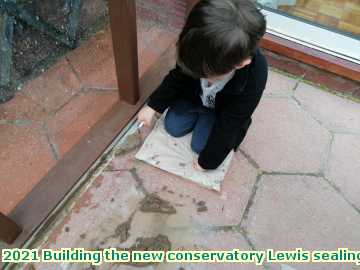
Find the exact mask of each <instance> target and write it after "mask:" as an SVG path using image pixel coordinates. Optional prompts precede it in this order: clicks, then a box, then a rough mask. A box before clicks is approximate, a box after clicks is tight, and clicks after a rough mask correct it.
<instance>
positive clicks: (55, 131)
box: [0, 0, 185, 214]
mask: <svg viewBox="0 0 360 270" xmlns="http://www.w3.org/2000/svg"><path fill="white" fill-rule="evenodd" d="M164 7H165V8H166V9H167V10H168V12H167V13H166V14H162V13H161V12H160V10H161V9H162V8H164ZM137 9H138V10H137V12H138V41H139V46H138V47H139V48H138V49H139V59H140V61H139V69H140V76H141V75H142V74H143V73H144V71H146V70H147V69H148V68H149V67H150V66H151V65H152V64H153V63H154V62H155V61H156V59H157V58H158V57H159V56H160V54H161V53H162V52H163V51H164V50H165V49H166V48H168V47H169V45H170V44H171V43H172V42H173V41H174V40H175V38H176V36H177V33H178V32H179V29H180V26H181V24H182V20H183V18H184V14H185V5H184V2H183V1H182V0H179V1H165V0H139V1H137ZM117 100H118V92H117V86H116V76H115V66H114V59H113V51H112V43H111V34H110V30H109V28H108V27H107V28H106V29H104V30H103V31H100V32H98V33H97V34H95V35H94V36H93V37H91V38H90V40H88V41H86V42H84V44H82V45H81V46H80V47H79V48H77V49H76V50H74V51H71V52H70V53H68V54H67V55H66V56H65V57H64V58H62V59H60V60H59V61H58V62H57V63H56V64H55V65H54V66H52V67H51V68H50V69H49V70H47V71H46V72H45V73H43V74H42V75H40V76H39V77H37V78H35V79H34V80H32V81H29V82H27V83H26V84H25V86H24V87H23V88H22V89H21V91H19V92H18V93H17V95H16V97H15V98H14V99H12V100H11V101H10V102H8V103H6V104H2V105H0V149H1V152H0V160H1V162H0V171H1V176H0V212H2V213H4V214H8V213H9V212H10V211H11V209H13V208H14V207H15V206H16V204H17V203H19V202H20V201H21V200H22V199H23V198H24V196H26V194H27V193H28V192H29V191H31V189H32V188H33V187H34V186H35V185H36V184H37V183H38V182H39V181H40V180H41V178H42V177H43V176H44V175H45V174H46V173H47V172H48V171H49V170H50V169H51V168H52V167H53V166H54V165H55V164H56V162H57V161H58V160H60V159H61V158H62V157H63V156H64V154H65V153H66V152H67V151H68V150H69V149H71V148H72V147H73V146H74V145H75V144H76V143H77V142H78V141H79V140H80V139H81V138H82V136H83V135H84V134H85V133H86V132H88V130H89V129H90V128H91V127H92V126H93V125H94V124H95V123H96V122H97V121H98V120H99V119H101V117H102V116H103V115H104V114H105V113H106V112H107V111H108V110H109V109H110V108H111V107H112V105H113V104H114V103H115V102H116V101H117Z"/></svg>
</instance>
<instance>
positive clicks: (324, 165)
mask: <svg viewBox="0 0 360 270" xmlns="http://www.w3.org/2000/svg"><path fill="white" fill-rule="evenodd" d="M330 136H331V138H330V141H329V143H328V145H327V146H326V149H325V153H324V155H325V156H324V157H323V158H322V163H321V171H322V173H323V175H325V173H326V172H327V170H328V168H329V162H330V156H331V150H332V147H333V145H334V141H335V134H334V133H333V132H332V131H330Z"/></svg>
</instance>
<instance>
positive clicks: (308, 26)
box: [257, 0, 360, 64]
mask: <svg viewBox="0 0 360 270" xmlns="http://www.w3.org/2000/svg"><path fill="white" fill-rule="evenodd" d="M257 2H258V3H259V4H260V5H262V7H263V13H264V14H265V15H266V17H267V21H268V32H269V33H271V34H274V35H276V36H279V37H283V38H286V39H288V40H292V41H295V42H297V43H300V44H303V45H305V46H308V47H311V48H314V49H317V50H320V51H323V52H326V53H328V54H331V55H335V56H338V57H340V58H343V59H346V60H349V61H352V62H355V63H357V64H360V0H257Z"/></svg>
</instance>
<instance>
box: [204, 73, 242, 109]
mask: <svg viewBox="0 0 360 270" xmlns="http://www.w3.org/2000/svg"><path fill="white" fill-rule="evenodd" d="M234 75H235V71H232V72H231V73H229V74H228V75H227V76H226V77H225V78H224V79H222V80H219V81H216V82H214V83H213V84H212V85H210V86H209V81H208V80H207V79H204V78H201V79H200V84H201V88H202V92H201V94H200V97H201V100H202V103H203V105H204V106H205V107H208V108H210V109H214V108H215V97H216V94H217V93H218V92H220V91H221V90H223V89H224V87H225V85H226V84H227V83H228V82H229V81H230V80H231V79H232V78H233V77H234Z"/></svg>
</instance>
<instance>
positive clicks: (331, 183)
mask: <svg viewBox="0 0 360 270" xmlns="http://www.w3.org/2000/svg"><path fill="white" fill-rule="evenodd" d="M323 179H324V180H325V181H326V182H327V183H328V184H329V185H330V186H331V187H332V188H333V189H334V190H335V192H336V193H338V194H339V195H340V196H341V197H342V198H343V199H344V200H345V201H346V202H347V203H348V204H349V205H350V206H351V207H352V208H353V209H354V210H355V211H356V212H357V213H358V214H359V215H360V208H358V207H357V206H356V205H355V204H354V203H353V202H351V201H350V200H349V199H348V198H347V197H346V196H345V195H344V194H343V193H342V191H341V189H340V188H339V187H338V186H336V184H335V183H333V182H332V181H330V180H329V179H328V178H327V177H326V176H324V177H323Z"/></svg>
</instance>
